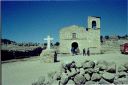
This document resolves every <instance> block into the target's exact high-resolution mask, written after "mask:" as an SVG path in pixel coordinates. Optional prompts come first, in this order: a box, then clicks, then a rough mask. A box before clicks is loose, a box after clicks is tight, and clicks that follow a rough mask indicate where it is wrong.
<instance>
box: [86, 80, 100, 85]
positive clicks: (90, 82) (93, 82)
mask: <svg viewBox="0 0 128 85" xmlns="http://www.w3.org/2000/svg"><path fill="white" fill-rule="evenodd" d="M97 84H98V83H97V82H95V81H87V82H86V83H85V85H97Z"/></svg>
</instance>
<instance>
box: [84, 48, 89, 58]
mask: <svg viewBox="0 0 128 85" xmlns="http://www.w3.org/2000/svg"><path fill="white" fill-rule="evenodd" d="M86 55H87V56H90V50H89V48H88V49H87V52H86V50H85V48H84V49H83V56H86Z"/></svg>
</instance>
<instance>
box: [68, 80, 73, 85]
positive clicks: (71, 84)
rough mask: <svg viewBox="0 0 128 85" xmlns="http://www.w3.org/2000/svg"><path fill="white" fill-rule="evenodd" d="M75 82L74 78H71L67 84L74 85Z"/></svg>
mask: <svg viewBox="0 0 128 85" xmlns="http://www.w3.org/2000/svg"><path fill="white" fill-rule="evenodd" d="M74 84H75V82H74V81H73V80H69V81H68V83H67V85H74Z"/></svg>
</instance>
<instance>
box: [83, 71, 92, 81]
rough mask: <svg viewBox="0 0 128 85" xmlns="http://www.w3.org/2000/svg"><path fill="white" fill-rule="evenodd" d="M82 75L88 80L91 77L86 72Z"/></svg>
mask: <svg viewBox="0 0 128 85" xmlns="http://www.w3.org/2000/svg"><path fill="white" fill-rule="evenodd" d="M84 77H85V79H86V80H87V81H89V80H90V79H91V77H90V75H89V74H88V73H86V74H84Z"/></svg>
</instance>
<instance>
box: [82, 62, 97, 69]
mask: <svg viewBox="0 0 128 85" xmlns="http://www.w3.org/2000/svg"><path fill="white" fill-rule="evenodd" d="M82 67H83V68H84V69H87V68H94V67H95V62H93V61H88V62H84V63H83V64H82Z"/></svg>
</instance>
